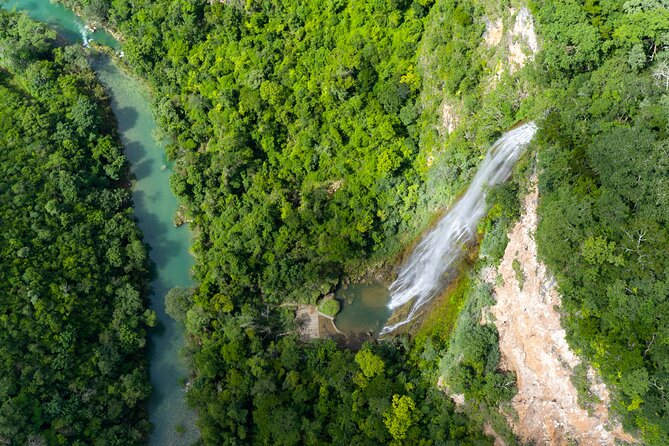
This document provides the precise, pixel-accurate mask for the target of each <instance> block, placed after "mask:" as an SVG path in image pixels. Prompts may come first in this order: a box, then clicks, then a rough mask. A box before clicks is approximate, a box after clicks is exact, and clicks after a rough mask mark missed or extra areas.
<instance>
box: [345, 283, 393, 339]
mask: <svg viewBox="0 0 669 446" xmlns="http://www.w3.org/2000/svg"><path fill="white" fill-rule="evenodd" d="M337 299H338V300H339V301H340V302H341V303H342V309H341V311H340V312H339V314H337V317H336V318H335V324H336V325H337V328H338V329H339V330H341V331H343V332H344V333H346V334H348V335H352V336H354V337H355V336H364V335H366V334H367V333H369V332H371V333H372V334H373V335H374V336H376V335H378V334H379V332H380V331H381V329H382V328H383V325H384V324H385V322H386V321H387V320H388V317H389V316H390V313H391V312H392V311H391V310H390V309H389V308H388V299H389V295H388V288H386V287H385V286H383V285H381V284H378V283H373V284H351V285H349V286H347V287H346V288H342V289H340V290H339V291H337Z"/></svg>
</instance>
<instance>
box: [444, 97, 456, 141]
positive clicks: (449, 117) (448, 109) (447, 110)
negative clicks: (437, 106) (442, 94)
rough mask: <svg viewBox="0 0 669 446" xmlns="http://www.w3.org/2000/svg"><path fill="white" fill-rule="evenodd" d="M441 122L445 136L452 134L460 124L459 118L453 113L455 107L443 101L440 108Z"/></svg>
mask: <svg viewBox="0 0 669 446" xmlns="http://www.w3.org/2000/svg"><path fill="white" fill-rule="evenodd" d="M441 122H442V125H443V128H444V130H446V134H449V135H450V134H451V133H453V130H455V129H456V127H457V126H458V124H459V122H460V118H459V116H458V114H457V113H456V111H455V107H454V106H453V105H452V104H451V103H450V102H448V100H444V103H443V104H442V106H441Z"/></svg>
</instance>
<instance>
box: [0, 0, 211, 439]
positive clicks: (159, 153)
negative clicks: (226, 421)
mask: <svg viewBox="0 0 669 446" xmlns="http://www.w3.org/2000/svg"><path fill="white" fill-rule="evenodd" d="M3 8H6V9H13V8H16V9H17V10H23V11H26V12H27V13H28V15H29V16H30V17H31V18H33V19H34V20H39V21H41V22H44V23H47V24H48V25H50V26H52V27H53V28H55V29H56V30H57V31H58V33H59V36H60V37H61V38H62V39H63V40H65V41H67V42H68V43H71V44H87V43H88V42H89V41H90V40H93V41H95V42H97V43H99V44H101V45H105V46H109V47H111V48H113V49H114V50H119V49H120V47H121V45H120V44H119V42H118V41H116V40H115V39H114V38H113V37H112V36H111V35H110V34H108V33H106V32H104V31H95V32H92V31H90V30H86V28H85V27H84V24H83V22H82V21H81V20H80V19H79V18H78V17H77V16H76V15H75V14H74V13H73V12H72V11H70V10H68V9H67V8H65V7H63V6H61V5H58V4H55V3H51V2H50V1H49V0H10V1H8V2H7V3H6V4H5V5H3ZM92 65H93V68H94V70H95V72H96V73H97V75H98V78H99V80H100V82H101V83H102V84H103V85H104V86H105V87H106V88H107V91H108V92H109V93H110V95H111V100H112V104H111V105H112V109H113V111H114V114H115V115H116V119H117V121H118V126H119V132H120V134H121V138H122V141H123V145H124V147H125V154H126V157H127V158H128V160H129V162H130V168H131V171H132V176H133V182H132V196H133V201H134V213H135V217H136V218H137V220H138V222H139V227H140V229H141V230H142V232H143V234H144V242H145V243H147V244H148V245H149V247H150V251H149V256H150V258H151V260H152V262H153V263H154V271H153V276H152V282H151V296H150V299H151V308H152V309H153V310H154V311H155V312H156V314H157V315H158V320H159V321H160V323H159V327H158V328H157V329H154V330H152V331H151V334H150V339H149V366H150V373H151V384H152V386H153V392H152V394H151V398H150V400H149V418H150V421H151V423H152V424H153V432H152V433H151V436H150V438H149V444H150V445H155V446H186V445H190V444H192V443H193V442H195V441H196V440H197V438H198V436H199V435H198V431H197V428H196V426H195V412H194V411H193V410H192V409H190V408H188V407H187V405H186V403H185V398H184V396H185V391H184V386H183V383H184V381H185V379H186V373H187V371H186V369H185V367H184V366H183V365H182V364H181V363H180V361H179V351H180V349H181V347H182V346H183V344H184V335H183V330H182V328H181V327H180V326H179V325H178V324H177V323H176V322H175V321H174V320H173V319H172V318H170V317H169V316H168V315H167V314H166V313H165V300H164V298H165V295H166V294H167V292H168V291H169V290H170V289H171V288H173V287H175V286H189V285H191V284H192V280H191V278H190V276H189V272H190V269H191V266H192V265H193V258H192V256H191V255H190V253H189V247H190V245H191V239H190V233H189V231H188V229H187V228H185V227H181V228H175V227H174V224H173V218H174V215H175V212H176V209H177V201H176V198H175V197H174V195H173V194H172V191H171V190H170V183H169V177H170V174H171V169H170V165H169V163H168V162H167V160H166V159H165V151H164V149H163V148H162V147H161V146H160V145H158V143H157V142H156V141H155V140H154V138H153V131H154V129H155V128H156V123H155V121H154V119H153V114H152V112H151V106H150V102H149V97H148V92H147V90H146V88H145V87H144V86H143V85H142V84H141V83H140V82H139V80H137V79H134V78H132V77H131V76H128V75H127V74H125V73H123V72H122V71H121V70H120V69H119V68H118V67H117V66H116V65H115V64H114V63H113V62H112V61H111V60H110V59H109V58H108V57H105V56H100V57H96V58H95V61H94V63H93V64H92Z"/></svg>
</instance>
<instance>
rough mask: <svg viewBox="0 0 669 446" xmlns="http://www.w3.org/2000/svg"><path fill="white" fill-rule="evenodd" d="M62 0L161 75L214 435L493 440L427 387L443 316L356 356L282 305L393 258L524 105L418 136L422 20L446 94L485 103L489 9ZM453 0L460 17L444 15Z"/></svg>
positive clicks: (203, 417) (284, 439)
mask: <svg viewBox="0 0 669 446" xmlns="http://www.w3.org/2000/svg"><path fill="white" fill-rule="evenodd" d="M66 3H68V2H66ZM69 4H70V5H71V6H74V7H76V8H78V9H80V10H81V11H82V12H83V13H84V14H88V16H89V17H91V18H92V19H93V20H97V21H99V22H103V23H106V24H107V25H108V26H110V27H111V28H113V29H115V30H117V31H118V32H119V33H120V35H121V36H123V39H124V54H125V57H124V62H125V63H127V64H128V65H129V66H130V67H131V68H132V69H134V70H135V71H136V72H137V73H138V74H140V75H141V76H142V77H145V78H146V79H148V80H149V82H150V84H151V86H152V88H153V89H154V97H155V101H156V104H155V109H156V116H157V119H158V121H159V123H160V125H161V129H162V132H163V135H162V136H163V138H164V140H165V142H166V143H167V146H168V153H169V155H170V156H171V157H172V158H173V159H174V160H175V171H176V174H175V176H174V177H173V184H172V186H173V189H174V191H175V192H176V193H177V195H178V196H179V197H180V198H181V200H182V203H183V204H184V205H185V207H186V209H187V213H188V214H189V217H190V218H192V220H193V227H194V230H195V236H196V241H195V246H194V251H195V254H196V258H197V265H196V267H195V276H196V277H195V278H196V280H197V281H198V286H196V287H195V288H194V289H192V290H190V289H189V290H182V289H178V290H174V291H173V292H172V293H170V295H169V296H168V309H169V310H170V312H171V313H172V314H173V316H174V317H175V318H177V319H179V320H182V321H183V322H184V324H185V326H186V328H187V331H188V333H189V336H190V342H189V352H190V354H189V358H190V361H191V364H190V366H191V369H192V370H193V373H194V377H193V380H192V382H191V384H190V390H189V393H188V396H189V399H190V401H191V402H192V403H193V404H195V406H196V407H197V408H198V409H199V414H200V428H201V432H202V439H203V441H204V442H205V443H206V444H235V443H239V442H243V443H257V444H262V443H272V444H316V443H321V442H326V443H337V444H350V443H351V442H353V443H356V444H385V443H389V442H391V441H393V442H395V443H396V444H403V443H404V442H407V441H414V440H422V441H423V442H425V444H449V443H453V444H463V443H466V442H467V441H470V442H471V441H478V442H481V441H483V442H484V443H486V442H487V440H485V436H484V435H483V433H482V431H481V429H480V426H476V425H475V424H472V423H471V422H470V421H469V420H468V419H467V417H465V416H464V415H461V414H456V413H454V412H453V405H452V402H451V401H450V400H448V399H446V398H444V396H443V394H442V393H441V392H440V391H439V390H438V389H437V388H436V387H435V382H436V379H437V375H436V373H437V364H438V358H439V354H438V353H439V351H440V350H442V349H443V348H445V345H446V339H447V337H448V334H447V333H445V334H444V333H439V332H434V333H430V334H429V335H425V336H422V337H420V339H419V340H418V341H408V340H406V339H397V340H396V341H393V342H386V343H383V344H380V345H379V344H368V345H366V346H364V347H363V349H362V350H361V351H360V352H358V353H357V354H355V353H353V352H350V351H348V350H345V349H344V350H342V349H338V348H337V346H336V345H335V343H334V342H333V341H331V340H321V341H317V342H312V343H308V344H303V343H299V342H298V341H297V335H296V332H295V330H294V325H293V321H292V319H293V311H292V310H291V309H290V308H286V307H281V306H280V304H281V303H285V302H305V303H308V302H311V303H313V302H316V301H317V300H318V299H319V298H320V297H322V296H323V295H324V294H327V293H328V292H330V291H332V290H333V289H334V288H335V287H336V286H337V285H338V284H339V283H340V282H341V280H342V279H343V278H344V277H345V276H346V275H348V274H357V275H360V274H364V273H365V269H366V268H367V266H369V265H372V266H373V265H377V264H378V263H379V262H380V263H383V262H384V261H389V260H392V258H393V257H394V256H395V255H396V254H397V253H398V252H399V250H400V248H401V246H402V245H404V244H406V243H407V242H409V241H410V240H411V238H413V237H414V236H415V235H416V234H418V232H419V231H420V230H421V229H422V228H423V227H424V225H425V224H426V223H427V222H428V220H429V218H430V216H431V215H433V214H434V213H435V212H437V211H438V210H440V209H443V208H444V207H445V206H446V205H447V204H448V202H449V200H452V199H453V198H454V197H455V195H456V194H457V193H458V192H460V191H461V190H462V188H463V187H465V185H466V181H467V179H468V178H469V177H470V176H471V174H472V172H473V170H474V168H475V167H476V164H477V160H478V158H479V157H480V156H481V155H482V154H483V153H484V152H485V150H486V148H487V143H488V142H489V141H490V140H491V139H492V138H493V137H494V136H495V135H497V134H498V133H499V132H500V131H501V130H503V129H504V127H505V126H508V125H510V124H512V123H513V122H514V119H515V113H516V111H517V108H518V104H517V103H514V104H510V105H509V106H508V107H507V109H508V112H507V114H506V115H504V116H502V117H501V118H500V117H499V116H494V117H493V116H482V117H481V118H480V120H481V122H485V124H486V125H473V126H472V127H471V131H470V132H467V133H465V132H460V133H458V134H457V135H454V136H453V137H452V138H450V140H449V141H450V142H449V145H448V147H445V148H444V149H443V150H441V149H440V150H436V151H435V150H434V149H433V148H431V147H428V146H429V145H428V144H423V143H422V142H421V141H422V140H423V139H425V140H428V139H429V141H432V142H435V143H436V142H437V141H438V142H439V143H444V142H445V140H446V135H445V133H444V132H443V131H440V129H439V128H438V126H437V123H436V120H437V119H438V116H437V115H438V111H437V110H436V109H435V107H438V104H436V105H435V104H431V103H430V104H428V102H429V101H432V98H430V97H428V96H427V95H424V94H422V75H423V73H424V72H426V71H427V70H431V69H432V68H430V67H427V66H424V65H421V63H420V60H419V57H418V56H417V53H418V52H419V46H421V37H422V36H423V32H424V30H425V28H426V27H427V30H428V31H429V35H430V36H431V37H430V43H429V44H422V46H421V48H420V51H421V52H425V53H431V52H433V51H440V52H442V53H445V57H444V60H445V61H446V66H440V67H438V68H439V70H440V71H439V73H438V75H439V76H440V77H442V78H448V86H447V88H448V91H447V93H448V94H451V95H453V96H456V95H457V96H459V97H465V98H467V110H475V109H476V108H477V107H478V101H480V100H481V92H482V91H484V90H485V88H484V86H479V85H480V82H481V76H480V75H481V73H480V72H481V70H480V68H479V66H480V65H478V66H477V64H478V63H479V62H478V60H476V59H475V58H474V57H473V55H474V52H475V49H476V48H477V46H478V41H479V38H480V34H481V32H482V30H483V27H482V24H481V23H480V22H477V21H474V16H475V15H480V14H481V13H482V8H480V7H476V6H475V5H467V4H466V3H464V2H461V3H457V2H440V4H439V9H438V11H437V10H435V11H434V12H432V13H431V14H430V11H431V8H432V6H433V5H432V2H425V1H424V2H376V3H364V2H362V3H361V2H344V1H332V2H325V3H323V2H320V1H319V2H316V1H312V2H281V3H278V2H248V3H246V4H245V5H243V4H238V3H237V2H230V3H213V4H210V3H209V2H206V1H198V2H149V1H145V2H132V3H131V2H125V1H119V2H113V3H112V4H111V5H109V4H108V5H107V6H108V7H103V6H104V2H90V3H83V2H74V3H73V2H69ZM444 15H446V16H449V15H455V16H457V18H458V20H456V21H454V22H452V23H450V25H449V26H444V23H445V22H444V20H443V16H444ZM446 23H449V22H446ZM440 29H441V31H439V30H440ZM453 40H457V41H458V42H459V44H458V45H457V46H455V47H448V48H446V46H447V43H448V42H449V41H453ZM442 55H443V54H440V57H442ZM430 82H431V84H430V85H431V86H433V87H435V88H436V87H437V84H438V81H437V80H435V79H434V76H433V77H432V78H431V79H430ZM459 91H464V92H465V93H464V94H462V93H459ZM428 100H429V101H428ZM509 102H511V101H509ZM428 106H430V107H432V109H433V110H432V113H430V114H428V113H425V114H423V113H422V110H423V108H425V107H428ZM478 129H485V130H481V131H478ZM449 154H450V155H449ZM431 157H432V158H434V157H437V158H439V160H440V161H439V165H440V169H439V171H438V174H437V175H435V174H432V173H430V172H429V169H428V167H429V165H430V163H431V161H430V158H431ZM428 191H429V193H428ZM491 364H492V363H491ZM491 398H492V397H491Z"/></svg>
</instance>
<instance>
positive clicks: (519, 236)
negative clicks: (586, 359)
mask: <svg viewBox="0 0 669 446" xmlns="http://www.w3.org/2000/svg"><path fill="white" fill-rule="evenodd" d="M537 200H538V192H537V186H536V179H534V180H533V184H532V192H531V193H530V194H529V195H528V196H527V197H526V199H525V212H524V214H523V216H522V217H521V220H520V221H519V222H518V223H517V224H516V225H515V227H514V228H513V230H512V231H511V233H510V234H509V239H510V240H509V244H508V246H507V248H506V251H505V253H504V257H503V258H502V262H501V264H500V267H499V271H498V273H499V274H500V275H501V276H502V279H503V284H502V285H498V286H496V287H495V295H496V298H497V303H496V304H495V306H493V307H492V308H491V311H492V313H493V315H494V316H495V319H496V322H495V324H496V326H497V329H498V331H499V345H500V350H501V353H502V367H503V368H505V369H507V370H512V371H514V372H515V373H516V375H517V379H518V393H517V395H516V396H515V397H514V398H513V400H512V406H513V408H514V409H515V410H516V412H517V413H518V419H517V420H516V421H514V420H511V419H509V422H510V423H511V425H512V427H513V429H514V432H515V433H516V434H517V435H518V436H519V437H520V439H521V440H522V441H525V442H534V443H535V444H537V445H568V444H573V442H575V443H576V444H578V445H580V446H587V445H613V444H614V442H615V439H616V438H620V439H623V440H626V441H633V440H634V439H633V438H631V437H630V436H628V435H626V434H625V433H624V432H623V431H622V430H621V429H620V427H617V426H616V427H615V428H613V429H612V430H610V431H609V430H607V429H610V428H611V426H610V422H609V419H608V402H609V395H608V392H607V390H606V387H605V386H604V385H603V384H597V385H596V386H593V388H592V389H591V390H592V391H593V393H595V394H596V395H598V396H599V398H600V399H601V403H599V404H598V405H597V406H596V407H595V409H594V411H593V414H592V415H589V414H588V412H587V411H586V410H584V409H581V408H580V407H579V405H578V402H577V391H576V388H575V387H574V385H573V384H572V381H571V376H572V374H573V368H574V367H575V366H576V365H578V364H579V362H580V360H579V358H578V357H577V356H576V355H575V354H574V353H573V352H572V351H571V349H570V348H569V345H568V344H567V341H566V339H565V331H564V330H563V329H562V327H561V326H560V314H559V313H558V312H557V311H556V309H555V308H557V307H559V306H560V296H559V295H558V293H557V290H556V289H555V280H554V279H552V278H551V277H549V275H548V274H547V272H546V267H545V266H544V265H543V264H542V263H540V262H539V261H538V259H537V247H536V243H535V242H534V232H535V230H536V227H537ZM515 259H517V260H518V261H519V262H520V265H521V269H522V273H523V274H522V275H523V276H524V284H523V286H522V289H521V287H520V285H519V281H518V278H519V277H518V276H519V274H518V271H517V269H518V268H516V271H514V268H513V261H514V260H515ZM590 378H591V382H597V378H596V376H595V373H594V371H592V370H591V371H590ZM570 442H572V443H570Z"/></svg>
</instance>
